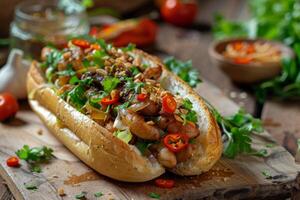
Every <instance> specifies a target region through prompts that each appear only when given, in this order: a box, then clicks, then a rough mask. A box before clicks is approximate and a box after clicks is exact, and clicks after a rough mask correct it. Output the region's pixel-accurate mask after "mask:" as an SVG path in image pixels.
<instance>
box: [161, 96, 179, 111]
mask: <svg viewBox="0 0 300 200" xmlns="http://www.w3.org/2000/svg"><path fill="white" fill-rule="evenodd" d="M176 107H177V103H176V101H175V99H174V98H173V97H172V96H171V95H170V94H167V95H165V96H163V98H162V109H163V111H164V112H165V113H170V114H171V113H174V112H175V110H176Z"/></svg>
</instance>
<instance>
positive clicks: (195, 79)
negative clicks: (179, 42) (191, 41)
mask: <svg viewBox="0 0 300 200" xmlns="http://www.w3.org/2000/svg"><path fill="white" fill-rule="evenodd" d="M164 64H165V65H166V67H167V68H168V69H169V70H170V71H172V72H173V73H175V74H176V75H177V76H179V77H180V78H181V79H182V80H184V81H185V82H187V83H188V84H189V85H190V86H191V87H193V88H194V87H196V86H197V84H198V83H200V82H201V80H200V79H199V72H198V71H197V70H196V69H194V68H193V65H192V61H190V60H189V61H186V62H183V61H180V60H177V59H175V58H174V57H168V58H166V59H165V60H164Z"/></svg>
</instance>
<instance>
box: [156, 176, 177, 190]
mask: <svg viewBox="0 0 300 200" xmlns="http://www.w3.org/2000/svg"><path fill="white" fill-rule="evenodd" d="M155 184H156V186H158V187H161V188H172V187H174V185H175V181H174V180H171V179H162V178H159V179H156V180H155Z"/></svg>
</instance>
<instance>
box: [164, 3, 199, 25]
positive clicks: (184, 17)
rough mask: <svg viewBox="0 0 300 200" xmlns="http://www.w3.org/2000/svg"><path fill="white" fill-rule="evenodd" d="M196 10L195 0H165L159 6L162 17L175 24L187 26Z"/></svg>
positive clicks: (194, 15) (192, 19)
mask: <svg viewBox="0 0 300 200" xmlns="http://www.w3.org/2000/svg"><path fill="white" fill-rule="evenodd" d="M197 11H198V5H197V3H196V1H195V0H187V1H184V0H165V1H164V3H163V4H162V6H161V8H160V13H161V15H162V17H163V19H164V20H165V21H167V22H169V23H171V24H174V25H177V26H189V25H191V24H192V23H193V21H194V19H195V17H196V15H197Z"/></svg>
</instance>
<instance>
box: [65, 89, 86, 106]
mask: <svg viewBox="0 0 300 200" xmlns="http://www.w3.org/2000/svg"><path fill="white" fill-rule="evenodd" d="M68 97H69V100H70V102H71V104H72V105H73V106H74V107H75V108H76V109H78V110H80V109H81V108H82V107H83V106H84V105H85V103H86V101H87V98H86V96H85V88H84V86H83V85H81V84H80V85H77V86H75V87H74V88H73V89H72V90H71V91H70V92H69V93H68Z"/></svg>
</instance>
